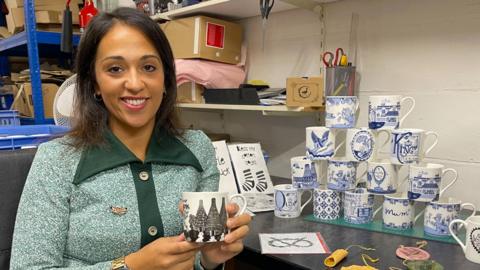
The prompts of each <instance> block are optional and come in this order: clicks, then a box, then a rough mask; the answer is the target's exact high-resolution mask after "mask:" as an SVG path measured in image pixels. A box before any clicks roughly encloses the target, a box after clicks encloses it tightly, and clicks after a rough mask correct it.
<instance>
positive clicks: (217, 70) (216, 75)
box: [175, 59, 246, 88]
mask: <svg viewBox="0 0 480 270" xmlns="http://www.w3.org/2000/svg"><path fill="white" fill-rule="evenodd" d="M175 67H176V70H177V85H181V84H183V83H186V82H191V81H194V82H196V83H198V84H201V85H203V86H205V87H206V88H238V86H239V85H240V84H241V83H243V81H244V80H245V76H246V73H245V70H244V68H243V67H241V66H236V65H230V64H223V63H218V62H213V61H206V60H187V59H175Z"/></svg>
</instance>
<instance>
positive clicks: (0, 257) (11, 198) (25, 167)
mask: <svg viewBox="0 0 480 270" xmlns="http://www.w3.org/2000/svg"><path fill="white" fill-rule="evenodd" d="M35 153H36V149H25V150H15V151H0V270H8V269H9V264H10V252H11V250H12V236H13V228H14V225H15V218H16V215H17V207H18V203H19V201H20V195H21V194H22V190H23V186H24V184H25V180H26V179H27V175H28V171H29V170H30V166H31V165H32V161H33V157H34V156H35Z"/></svg>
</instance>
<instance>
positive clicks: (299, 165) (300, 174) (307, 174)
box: [290, 156, 318, 189]
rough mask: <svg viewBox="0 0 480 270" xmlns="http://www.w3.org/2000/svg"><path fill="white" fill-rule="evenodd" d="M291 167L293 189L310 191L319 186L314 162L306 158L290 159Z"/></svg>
mask: <svg viewBox="0 0 480 270" xmlns="http://www.w3.org/2000/svg"><path fill="white" fill-rule="evenodd" d="M290 165H291V169H292V185H293V187H295V188H300V189H309V188H316V187H317V186H318V182H317V172H316V169H315V162H314V161H312V160H310V159H308V158H307V157H304V156H300V157H293V158H291V159H290Z"/></svg>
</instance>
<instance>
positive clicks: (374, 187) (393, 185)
mask: <svg viewBox="0 0 480 270" xmlns="http://www.w3.org/2000/svg"><path fill="white" fill-rule="evenodd" d="M400 168H402V167H401V166H398V167H395V165H393V164H392V163H391V162H390V160H388V159H386V160H376V161H368V164H367V189H368V191H369V192H371V193H375V194H391V193H395V192H396V191H397V188H398V187H399V186H400V185H401V184H403V183H404V182H405V180H407V177H405V178H404V179H403V180H402V181H401V180H400V179H398V175H399V170H400Z"/></svg>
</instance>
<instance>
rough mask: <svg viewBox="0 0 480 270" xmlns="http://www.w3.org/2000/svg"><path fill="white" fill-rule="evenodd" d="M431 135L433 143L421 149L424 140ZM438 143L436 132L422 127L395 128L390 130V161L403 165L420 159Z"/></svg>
mask: <svg viewBox="0 0 480 270" xmlns="http://www.w3.org/2000/svg"><path fill="white" fill-rule="evenodd" d="M428 136H433V137H434V141H433V144H432V145H431V146H430V147H429V148H428V149H427V150H426V151H423V148H424V144H425V140H426V138H427V137H428ZM437 143H438V134H437V133H436V132H433V131H424V130H422V129H395V130H392V139H391V144H390V161H391V162H392V163H393V164H398V165H404V164H411V163H416V162H420V161H422V159H423V157H425V156H426V155H427V154H428V153H430V151H432V149H433V148H434V147H435V146H436V145H437Z"/></svg>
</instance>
